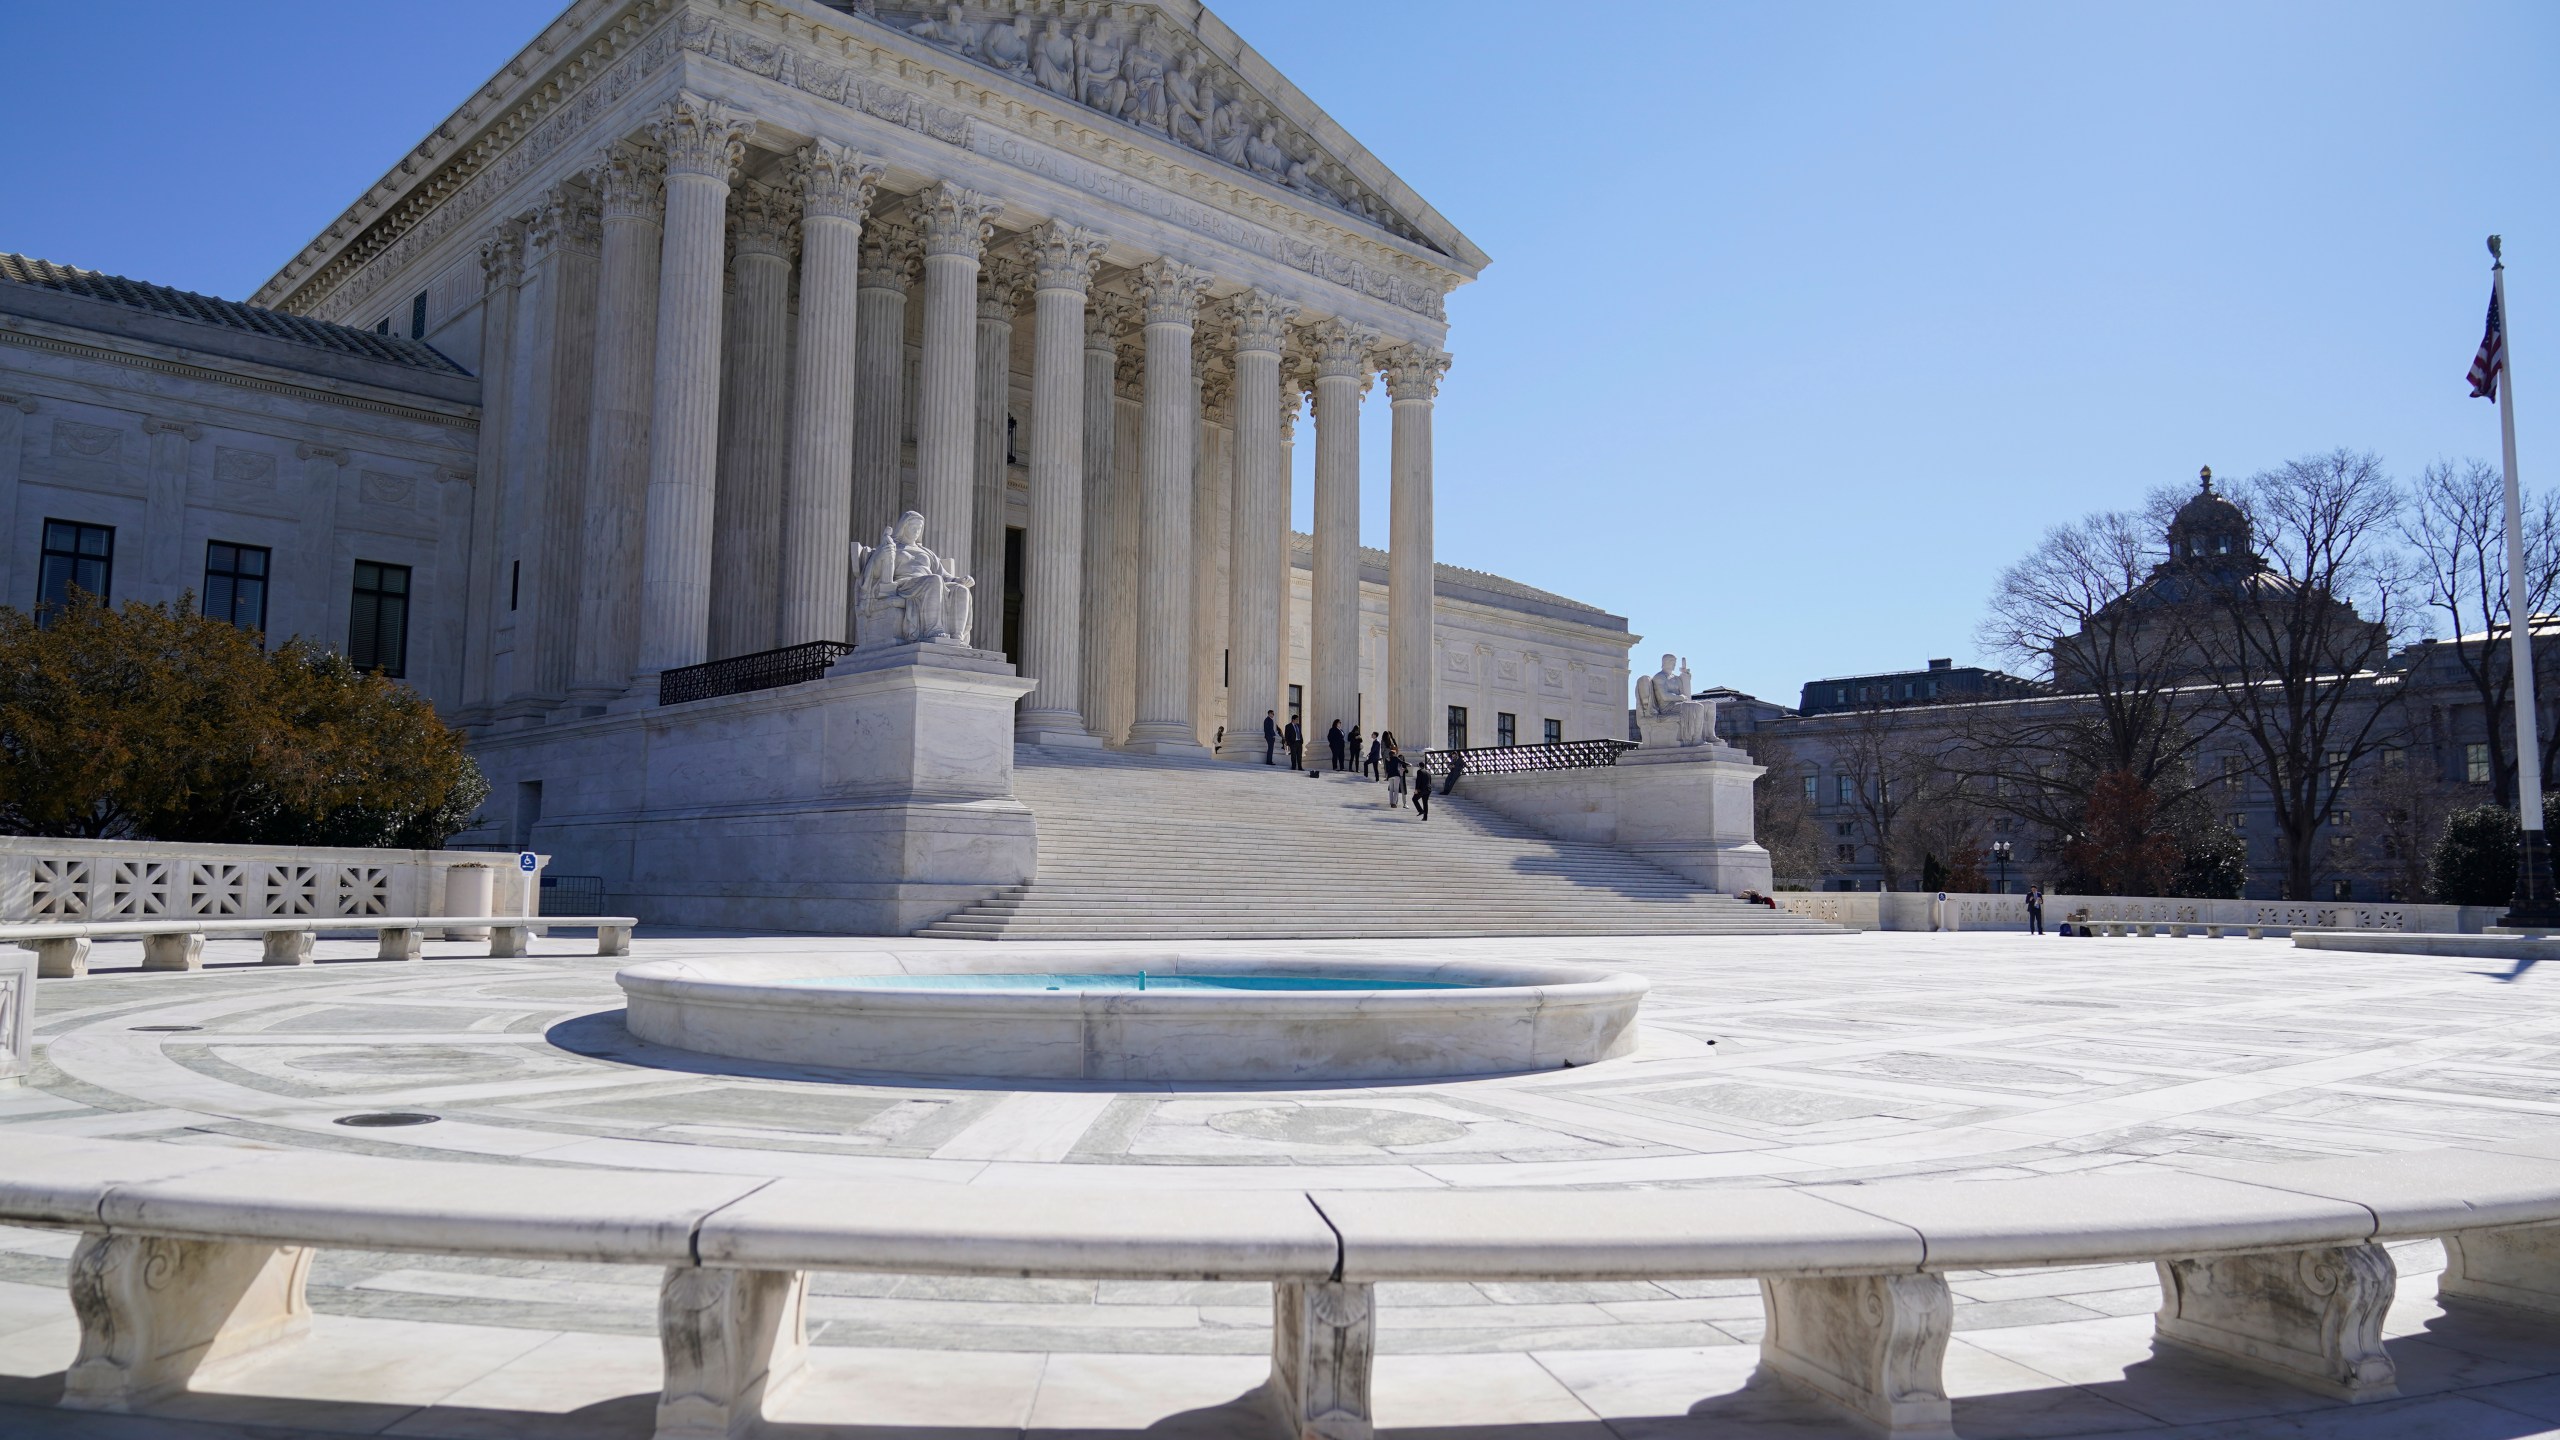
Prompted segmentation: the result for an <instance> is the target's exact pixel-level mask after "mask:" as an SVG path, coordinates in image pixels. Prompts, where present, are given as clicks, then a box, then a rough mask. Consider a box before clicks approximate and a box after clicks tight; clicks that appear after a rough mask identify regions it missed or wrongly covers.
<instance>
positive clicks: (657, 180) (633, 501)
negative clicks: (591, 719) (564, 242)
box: [569, 145, 667, 707]
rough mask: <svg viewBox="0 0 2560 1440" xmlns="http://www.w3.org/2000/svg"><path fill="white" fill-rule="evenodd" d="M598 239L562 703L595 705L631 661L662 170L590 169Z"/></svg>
mask: <svg viewBox="0 0 2560 1440" xmlns="http://www.w3.org/2000/svg"><path fill="white" fill-rule="evenodd" d="M596 186H597V190H598V198H599V200H600V202H601V206H602V218H603V229H604V236H603V241H602V251H601V254H600V256H599V258H598V260H597V265H596V268H597V278H596V344H595V391H594V394H593V396H592V397H591V398H590V399H589V401H588V405H587V485H586V509H585V516H584V521H583V524H582V525H581V527H580V529H581V534H580V536H579V543H580V553H581V563H580V565H579V584H578V633H577V641H576V647H575V661H574V663H573V665H572V666H571V684H570V688H569V698H570V700H571V701H572V702H573V703H575V704H578V705H581V706H586V707H595V706H601V705H603V704H604V703H605V702H606V701H608V700H611V699H613V698H614V697H615V696H617V695H620V694H621V693H622V692H623V690H624V689H625V688H627V687H628V686H629V685H630V683H631V675H632V671H633V670H634V669H636V668H637V667H638V664H639V660H640V649H639V643H640V629H639V625H638V623H637V622H638V618H639V616H638V611H639V603H640V553H641V540H640V536H641V525H642V523H643V521H644V520H645V519H646V517H647V514H648V507H649V385H650V369H651V363H652V359H651V357H652V354H653V352H654V351H655V350H656V348H657V336H658V264H659V255H658V251H659V244H660V240H661V237H662V235H663V233H664V230H665V214H666V203H667V196H666V176H665V163H664V161H663V160H662V159H661V158H660V157H659V156H658V154H657V153H656V152H654V151H651V150H644V149H642V148H640V147H638V146H635V145H617V146H615V147H614V148H613V149H612V150H610V151H608V152H607V153H606V154H605V156H604V158H603V159H602V160H601V161H600V162H599V163H598V165H597V167H596Z"/></svg>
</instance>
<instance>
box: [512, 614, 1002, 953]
mask: <svg viewBox="0 0 2560 1440" xmlns="http://www.w3.org/2000/svg"><path fill="white" fill-rule="evenodd" d="M1031 689H1032V682H1031V681H1028V680H1025V679H1023V678H1021V677H1020V676H1018V675H1016V674H1015V673H1014V670H1013V667H1012V666H1011V665H1010V664H1008V663H1006V661H1005V658H1004V657H1003V656H1002V655H1001V654H998V653H996V652H993V651H987V650H973V649H970V648H969V647H967V646H962V645H950V644H920V645H895V646H882V647H879V648H876V649H869V650H857V651H855V652H853V653H852V654H851V655H848V656H846V657H845V658H844V659H842V660H840V661H838V662H837V663H836V664H835V666H834V667H833V668H831V669H829V670H828V671H827V673H826V675H825V676H823V677H822V678H820V679H816V680H811V681H807V682H805V683H802V684H798V685H785V686H780V687H778V688H775V689H771V690H755V691H749V692H747V693H745V694H741V695H722V696H717V697H714V698H711V699H707V700H695V701H690V702H688V703H685V704H681V705H663V706H646V707H642V708H637V709H632V710H618V711H612V712H608V713H606V714H604V715H599V716H593V717H588V718H583V719H575V720H562V721H556V722H554V723H552V724H547V725H543V726H541V727H539V728H536V729H530V730H512V731H507V732H504V733H501V734H496V735H489V736H484V737H482V738H481V739H480V740H479V741H478V742H477V743H476V744H475V745H474V746H473V753H474V754H475V756H476V757H477V758H478V760H479V762H480V765H481V768H482V770H483V771H484V772H485V773H486V774H487V775H488V777H489V782H490V787H491V790H490V793H491V795H492V796H493V797H494V798H493V799H492V801H491V803H490V805H489V806H488V807H487V809H486V810H484V812H483V815H484V817H485V818H484V825H485V826H486V827H487V828H486V829H485V830H484V831H483V832H478V833H470V834H468V835H467V837H466V838H473V839H477V838H481V835H482V834H486V835H487V836H488V837H489V838H491V839H495V840H505V839H512V838H514V833H513V827H514V825H515V823H516V821H517V817H519V816H521V815H522V810H521V809H520V807H522V806H523V805H524V804H525V797H526V796H528V795H529V794H530V795H534V796H538V799H536V800H535V801H534V802H533V803H534V805H535V807H536V809H537V812H538V814H537V816H536V817H535V818H534V820H533V823H532V825H531V830H532V835H531V837H530V838H531V839H532V840H533V842H534V844H535V845H536V847H537V848H539V849H543V850H547V851H550V852H552V853H553V854H554V855H555V856H556V857H557V858H556V859H555V861H554V862H553V869H554V870H555V872H559V873H569V874H585V875H594V876H598V877H600V878H601V879H602V880H603V882H604V889H605V894H606V902H607V908H608V909H611V910H614V911H617V912H620V913H626V914H633V915H638V916H639V917H641V919H642V920H643V921H644V922H648V921H654V922H657V923H660V924H676V925H699V926H712V927H723V928H730V927H735V928H752V929H772V930H815V931H830V932H839V933H848V934H869V935H903V934H909V933H912V932H913V931H915V930H918V929H920V928H922V927H924V926H926V925H930V924H932V923H933V922H934V921H936V920H939V919H941V918H942V917H944V916H946V915H949V914H951V913H952V912H953V911H955V910H959V909H961V908H963V907H965V906H968V905H971V904H974V903H976V902H977V901H979V900H983V899H986V898H988V897H990V896H992V895H994V894H996V893H997V892H999V891H1001V890H1003V889H1005V888H1006V887H1008V886H1013V885H1020V884H1023V883H1025V882H1027V881H1029V880H1030V879H1031V876H1032V873H1033V870H1034V867H1035V853H1034V843H1033V842H1034V836H1033V827H1032V816H1031V812H1030V810H1029V808H1028V807H1026V806H1024V805H1023V804H1022V803H1021V802H1020V801H1018V800H1016V799H1014V798H1013V744H1014V736H1013V712H1014V703H1015V702H1016V701H1017V700H1019V699H1020V698H1021V697H1022V696H1023V695H1025V694H1026V693H1028V692H1029V691H1030V690H1031ZM529 786H539V787H540V789H539V790H538V791H529V790H528V788H527V787H529ZM511 802H512V803H511Z"/></svg>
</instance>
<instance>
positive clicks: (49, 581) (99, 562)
mask: <svg viewBox="0 0 2560 1440" xmlns="http://www.w3.org/2000/svg"><path fill="white" fill-rule="evenodd" d="M115 567H116V530H115V527H114V526H112V525H84V524H82V523H81V522H79V521H77V520H47V521H45V522H44V551H43V553H42V555H40V556H39V557H38V559H37V564H36V619H37V620H38V622H42V621H43V620H44V618H45V616H46V614H47V613H48V612H49V611H52V610H56V609H59V608H60V607H62V606H64V605H67V604H69V603H70V601H71V592H72V591H74V590H78V591H79V592H80V593H81V594H83V595H85V596H87V597H89V598H90V599H92V600H95V601H97V602H98V603H100V604H102V605H103V604H105V603H106V600H107V587H108V586H109V585H110V584H112V583H114V580H115Z"/></svg>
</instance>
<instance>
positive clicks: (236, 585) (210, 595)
mask: <svg viewBox="0 0 2560 1440" xmlns="http://www.w3.org/2000/svg"><path fill="white" fill-rule="evenodd" d="M269 558H270V555H269V552H268V550H267V547H265V546H263V545H234V544H232V543H230V542H229V541H226V540H215V541H212V542H210V543H208V544H207V545H206V546H205V547H204V600H203V602H202V603H203V607H204V613H205V615H206V616H207V617H209V618H211V619H215V620H227V621H229V622H231V623H232V624H234V625H237V626H239V627H240V628H241V629H243V630H257V631H264V630H265V629H266V628H267V561H268V560H269Z"/></svg>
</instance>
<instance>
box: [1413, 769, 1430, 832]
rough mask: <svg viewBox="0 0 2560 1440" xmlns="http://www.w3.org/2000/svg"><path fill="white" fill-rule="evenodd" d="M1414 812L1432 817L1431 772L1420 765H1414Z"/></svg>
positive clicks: (1426, 817) (1428, 817)
mask: <svg viewBox="0 0 2560 1440" xmlns="http://www.w3.org/2000/svg"><path fill="white" fill-rule="evenodd" d="M1413 813H1414V814H1416V815H1419V816H1421V817H1422V818H1423V819H1425V820H1428V819H1430V818H1431V772H1430V771H1428V770H1425V769H1423V768H1422V767H1421V766H1419V765H1416V766H1414V767H1413Z"/></svg>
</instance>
